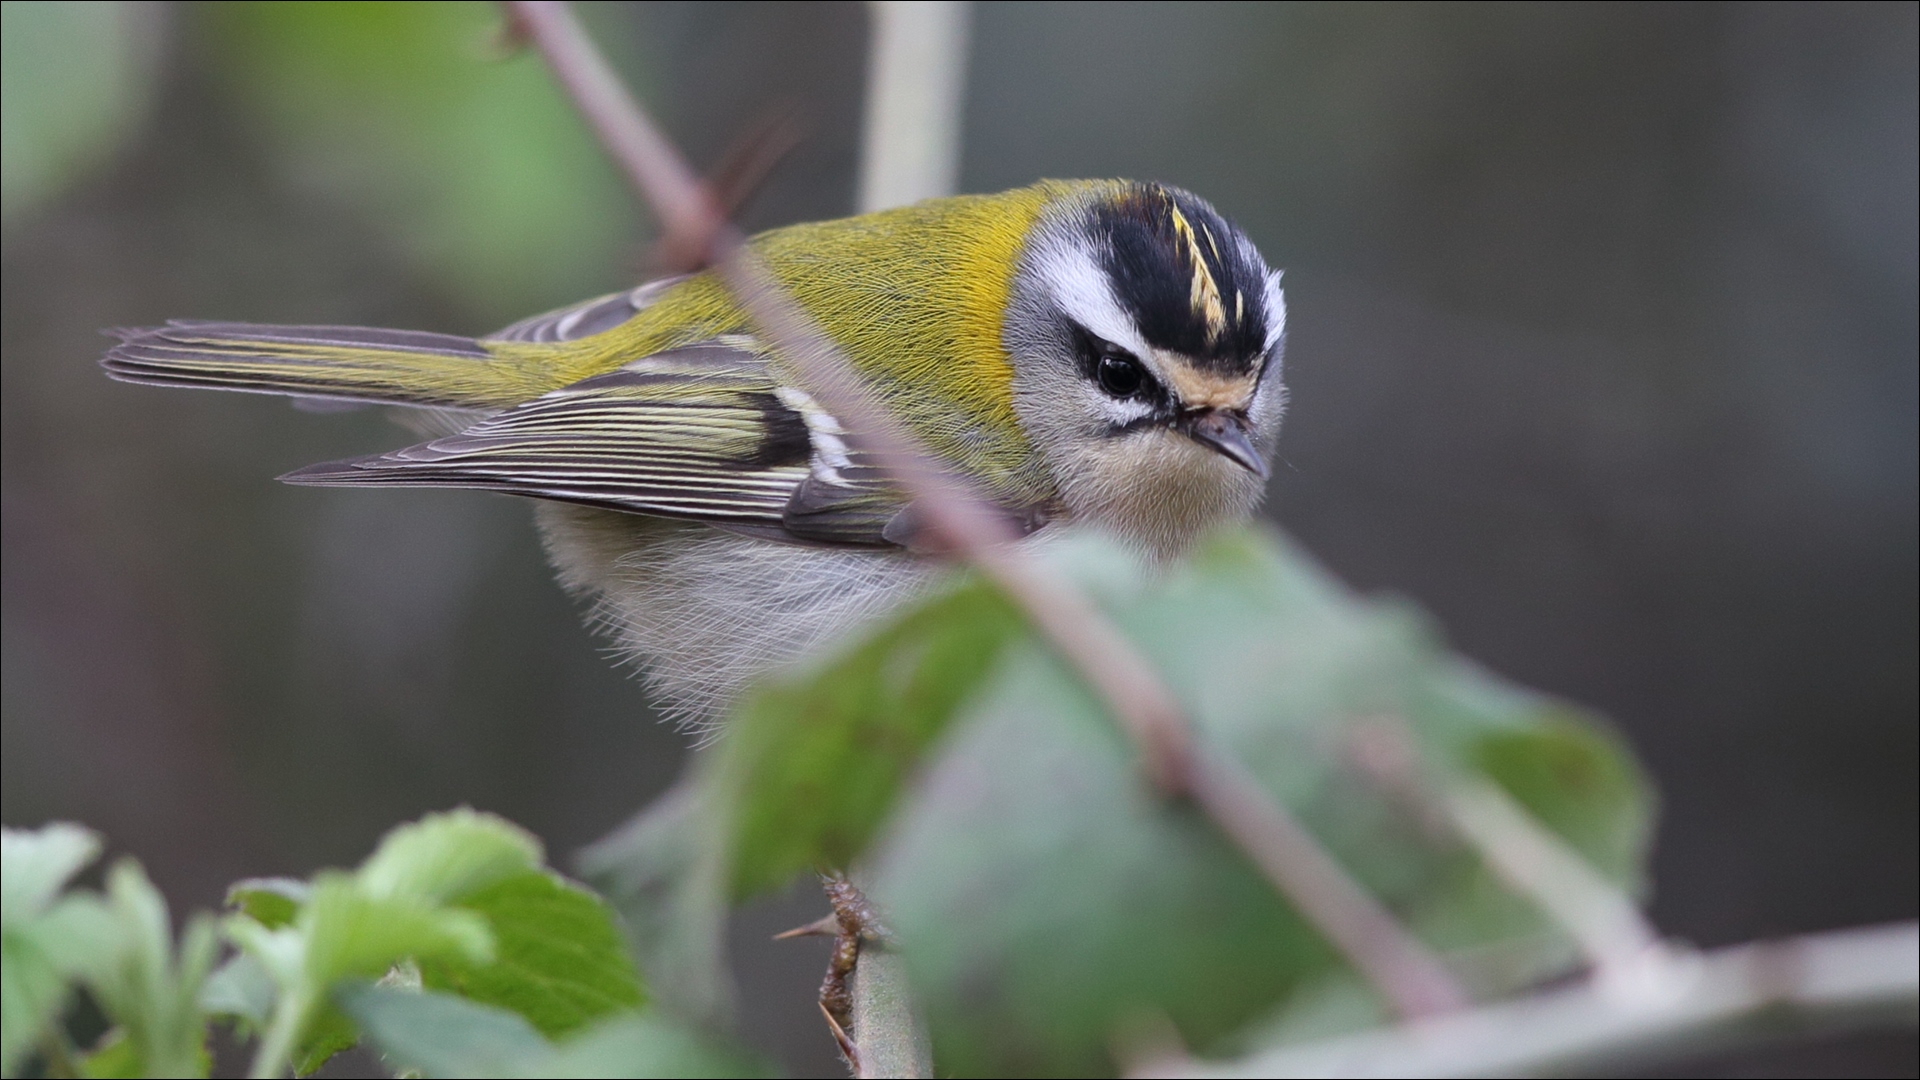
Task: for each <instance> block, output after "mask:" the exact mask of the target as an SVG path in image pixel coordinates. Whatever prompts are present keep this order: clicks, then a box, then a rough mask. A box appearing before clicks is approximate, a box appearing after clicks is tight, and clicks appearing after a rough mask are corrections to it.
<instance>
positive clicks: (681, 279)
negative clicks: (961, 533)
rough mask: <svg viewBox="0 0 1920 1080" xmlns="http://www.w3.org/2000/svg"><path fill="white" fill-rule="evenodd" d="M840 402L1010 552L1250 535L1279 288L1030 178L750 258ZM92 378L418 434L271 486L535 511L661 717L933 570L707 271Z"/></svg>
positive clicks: (154, 359)
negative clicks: (866, 418) (945, 484)
mask: <svg viewBox="0 0 1920 1080" xmlns="http://www.w3.org/2000/svg"><path fill="white" fill-rule="evenodd" d="M748 245H749V247H750V248H751V250H752V251H753V252H754V253H755V254H756V255H757V256H758V257H759V259H760V260H761V261H762V262H763V263H764V265H765V266H766V268H767V269H768V271H769V272H770V273H771V275H772V277H773V279H774V280H775V281H776V282H777V283H778V284H779V285H780V286H781V287H782V288H784V289H785V290H786V291H787V293H788V294H789V295H790V296H791V298H792V299H793V300H794V301H795V302H796V303H797V304H798V305H799V307H800V308H801V309H803V310H804V311H805V312H806V313H807V314H808V315H810V316H811V317H812V318H813V320H815V322H816V323H817V324H818V325H819V327H820V328H821V329H822V331H823V332H824V333H825V334H826V335H827V336H828V337H829V338H831V339H832V340H833V341H834V342H835V343H836V344H837V345H838V346H839V348H840V349H841V350H842V351H843V353H844V355H845V356H846V358H847V360H848V362H849V363H850V365H851V367H852V369H853V371H854V372H855V374H856V375H857V377H858V378H859V379H860V380H861V381H862V383H863V385H864V386H865V388H866V389H867V391H868V392H869V394H870V395H871V396H872V397H873V398H874V399H875V400H876V401H877V402H878V403H879V404H880V405H881V406H882V407H884V408H886V409H888V410H890V411H891V413H892V414H893V416H895V417H896V418H897V419H898V420H899V422H900V423H901V424H902V425H903V426H904V427H905V428H906V429H907V430H908V431H909V432H910V433H911V434H912V435H914V436H915V437H917V438H918V440H920V441H921V442H922V443H923V444H924V445H925V446H926V448H927V449H928V450H929V451H930V452H931V453H932V454H933V455H934V457H935V458H936V459H937V460H938V461H939V462H940V463H941V465H942V466H943V467H944V468H946V469H948V470H950V471H951V472H952V473H953V474H955V475H956V476H958V477H959V478H961V479H963V480H964V481H966V482H967V483H968V484H970V485H971V486H972V487H973V489H974V490H975V491H977V492H978V493H979V494H980V495H981V496H982V497H983V498H985V499H986V500H988V501H989V502H990V503H991V505H992V506H994V507H995V508H996V509H997V510H998V511H999V512H1001V513H1003V514H1004V515H1006V517H1007V519H1008V520H1009V522H1011V523H1013V524H1014V525H1015V526H1016V527H1017V528H1018V530H1019V532H1020V533H1021V534H1022V535H1023V536H1024V537H1025V539H1023V540H1022V541H1020V542H1021V543H1022V544H1034V545H1038V544H1043V543H1045V542H1047V541H1048V540H1049V539H1050V538H1052V537H1056V536H1059V535H1062V534H1063V533H1065V532H1070V531H1074V530H1078V529H1089V528H1090V529H1098V530H1101V531H1103V532H1105V533H1107V534H1110V535H1111V536H1113V537H1115V538H1117V539H1118V540H1119V541H1120V542H1121V543H1123V544H1125V545H1127V546H1129V547H1131V548H1133V549H1135V550H1136V551H1138V552H1139V553H1141V554H1142V556H1143V557H1144V561H1145V562H1146V563H1147V564H1148V565H1155V564H1164V563H1166V562H1167V561H1169V560H1171V559H1174V558H1176V557H1177V556H1178V555H1179V554H1180V553H1181V552H1182V551H1184V550H1186V549H1187V548H1188V547H1189V546H1190V545H1191V544H1192V543H1193V542H1194V541H1195V539H1196V538H1197V537H1199V536H1200V535H1202V534H1203V533H1205V532H1206V531H1207V530H1209V529H1211V528H1213V527H1216V526H1218V525H1220V524H1222V523H1224V522H1228V521H1233V520H1238V519H1244V518H1246V517H1248V516H1249V515H1250V514H1251V513H1252V512H1253V511H1254V509H1255V508H1256V507H1257V505H1258V504H1259V502H1260V500H1261V498H1262V497H1263V495H1264V492H1265V487H1266V479H1267V475H1268V470H1269V465H1268V462H1269V461H1270V459H1271V457H1272V455H1273V452H1274V447H1275V441H1276V439H1277V438H1278V434H1279V428H1280V422H1281V417H1282V414H1283V413H1284V411H1285V407H1286V399H1287V395H1286V389H1285V386H1284V383H1283V381H1282V366H1283V364H1282V356H1283V352H1284V346H1285V337H1286V301H1285V296H1284V293H1283V291H1282V289H1281V275H1280V272H1279V271H1276V270H1273V269H1270V268H1269V267H1268V265H1267V263H1266V262H1265V261H1264V260H1263V258H1262V257H1261V255H1260V253H1259V251H1258V250H1257V249H1256V248H1255V246H1254V244H1253V242H1252V241H1251V240H1250V239H1249V238H1248V237H1247V235H1246V234H1245V233H1244V232H1243V231H1242V230H1241V229H1240V228H1239V227H1237V226H1236V225H1234V224H1233V223H1232V222H1230V221H1228V220H1227V219H1226V218H1225V217H1223V216H1222V215H1221V214H1220V213H1219V212H1218V211H1216V210H1215V209H1214V208H1213V207H1212V206H1211V205H1210V204H1208V203H1207V202H1206V201H1204V200H1202V199H1201V198H1199V197H1198V196H1196V195H1194V194H1192V193H1190V192H1188V191H1186V190H1184V189H1181V188H1178V187H1174V186H1172V185H1167V184H1162V183H1156V182H1147V181H1132V180H1068V181H1060V180H1050V181H1041V182H1039V183H1036V184H1033V185H1030V186H1027V187H1022V188H1017V189H1014V190H1011V191H1006V192H1001V193H998V194H988V195H961V196H954V197H949V198H941V199H930V200H925V201H922V202H919V203H915V204H912V205H910V206H905V207H900V208H896V209H891V210H884V211H880V212H877V213H869V214H864V215H860V216H855V217H849V218H843V219H839V220H833V221H824V222H814V223H807V224H798V225H790V226H786V227H782V228H776V229H772V230H769V231H767V232H764V233H760V234H758V235H756V236H754V237H752V238H750V239H749V241H748ZM109 333H110V334H111V335H113V336H115V337H116V338H118V342H117V344H115V345H113V346H112V347H111V348H110V349H109V351H108V352H107V353H106V356H105V357H104V359H103V360H102V365H103V366H104V367H105V369H106V372H107V374H108V375H110V376H112V377H113V378H115V379H118V380H122V381H125V382H132V383H145V384H153V385H160V386H185V387H207V388H215V389H224V390H237V391H247V392H254V393H270V394H281V395H287V396H290V397H292V398H294V399H295V403H296V404H297V405H306V406H309V407H314V406H318V407H322V408H331V407H356V406H358V405H361V404H369V403H370V404H382V405H393V406H402V407H405V409H406V410H407V411H408V412H409V413H410V414H411V415H413V416H414V417H415V418H416V424H415V425H414V426H415V428H416V430H418V431H421V432H422V434H431V435H432V436H433V437H431V438H428V439H427V440H426V441H424V442H420V443H418V444H416V445H411V446H407V447H405V448H402V449H398V450H392V451H388V452H383V453H377V454H372V455H368V456H363V457H356V458H351V459H348V460H344V461H335V462H328V463H323V464H317V465H311V466H308V467H306V468H302V469H298V470H296V471H294V472H291V473H288V474H287V475H285V476H283V477H281V479H282V480H284V481H286V482H288V483H292V484H305V485H319V486H340V487H382V486H419V487H445V488H468V489H477V490H482V491H493V492H503V493H507V494H511V495H519V496H526V497H530V498H532V499H534V500H537V512H536V520H537V523H538V527H539V530H540V533H541V536H542V540H543V543H544V546H545V549H546V552H547V555H548V558H549V560H550V562H551V563H552V564H553V566H554V568H555V572H556V576H557V577H558V579H559V581H560V583H561V585H562V586H563V587H564V588H565V589H567V590H568V591H569V592H571V593H573V594H575V595H577V596H579V597H581V598H582V599H583V600H584V601H585V607H586V611H587V617H588V620H589V622H590V623H592V624H593V625H595V626H596V627H598V628H600V629H602V630H603V631H605V632H606V633H607V634H609V635H610V636H611V637H612V639H613V641H614V642H615V645H616V649H617V651H618V652H619V653H620V654H621V655H622V657H623V658H625V659H627V660H630V661H632V662H633V663H635V664H636V665H637V666H638V667H639V668H640V669H641V671H642V672H643V674H644V676H645V678H646V680H647V682H648V683H649V685H650V689H651V690H652V692H653V694H654V696H655V699H656V701H657V702H658V703H659V705H660V707H661V709H662V711H663V712H664V713H665V714H666V715H667V716H669V717H671V718H673V719H674V720H676V721H677V722H678V723H679V724H680V725H681V726H682V727H683V728H685V729H687V730H690V731H695V732H702V733H709V734H710V733H712V732H714V731H716V730H717V729H718V727H719V725H720V723H721V720H722V718H723V717H724V715H725V713H726V711H727V709H728V708H729V707H730V705H731V704H732V703H733V702H734V701H735V700H736V699H737V698H738V697H739V696H740V695H741V693H742V692H743V690H744V688H746V687H747V686H749V685H750V684H751V683H752V682H753V681H754V680H755V679H756V678H759V677H760V676H762V675H764V674H766V673H767V672H769V671H771V670H774V669H777V668H780V667H783V666H786V665H789V664H791V663H793V662H794V661H795V660H796V659H797V658H799V657H801V656H804V655H807V654H809V653H810V652H812V651H814V650H815V649H817V648H819V647H820V646H821V645H822V644H823V643H824V642H826V641H829V640H831V639H834V638H836V637H837V636H839V635H841V634H843V633H845V632H847V630H848V629H849V628H850V627H852V626H854V625H856V624H859V623H861V622H862V621H863V620H867V619H871V618H874V617H875V616H878V615H880V614H882V613H884V612H887V611H890V610H895V609H896V608H898V607H899V606H900V605H901V604H902V603H904V602H906V601H907V600H909V599H911V598H913V597H915V596H918V595H921V594H922V593H924V592H925V590H927V589H928V588H930V587H931V585H932V583H933V582H934V581H935V580H937V577H938V573H939V565H940V564H939V561H938V559H937V558H936V557H935V556H934V555H933V554H932V553H931V552H930V550H929V547H928V545H927V544H926V543H925V540H926V538H925V537H921V536H919V535H918V533H919V530H917V529H916V528H915V526H914V515H913V514H912V513H910V511H909V506H908V503H907V500H906V499H905V497H904V496H903V495H901V494H900V493H899V492H898V491H897V490H896V489H895V488H894V487H893V486H891V485H890V484H889V483H888V481H887V477H886V476H885V475H884V473H883V471H882V470H880V469H879V468H877V467H876V465H875V463H874V461H873V460H872V458H871V456H870V455H868V454H867V453H865V452H864V451H863V447H862V440H861V436H860V433H859V432H858V431H854V430H849V428H848V427H847V426H846V425H845V424H842V423H841V422H840V420H839V419H837V418H836V417H835V416H834V415H832V413H831V412H829V411H828V410H827V409H825V408H823V407H822V406H821V404H820V403H819V402H818V401H816V400H815V399H814V398H813V397H812V396H811V395H809V394H808V393H807V391H806V390H805V389H804V386H803V382H802V380H801V378H800V377H799V374H798V373H797V372H796V371H795V370H794V369H793V367H792V366H791V365H790V364H789V363H788V362H787V361H786V360H785V359H783V357H782V356H781V355H780V353H779V352H778V351H777V350H776V349H774V348H773V347H771V346H770V345H769V343H768V342H767V341H766V340H765V339H764V338H763V337H761V336H760V335H759V334H758V333H757V332H756V329H755V326H754V324H753V322H752V320H751V319H750V318H749V317H748V315H747V313H746V312H745V311H744V310H743V309H742V308H741V306H740V305H739V304H738V303H737V302H736V300H735V299H734V298H733V297H732V296H731V295H730V294H729V293H728V291H727V290H726V288H725V287H724V285H723V284H722V282H721V281H720V280H719V278H718V277H717V275H716V274H715V273H713V272H712V271H711V270H707V271H702V272H696V273H689V274H681V275H678V276H673V277H669V278H665V279H662V280H657V281H652V282H648V283H646V284H643V285H640V286H639V287H637V288H632V289H627V290H624V291H621V292H617V293H613V294H611V295H607V296H602V297H598V298H596V299H593V300H588V301H585V302H583V303H579V304H575V305H572V306H569V307H566V308H562V309H559V310H556V311H552V312H548V313H546V314H543V315H538V316H534V317H532V318H528V319H525V320H522V321H520V322H516V323H514V324H513V325H511V326H508V327H507V328H505V329H504V330H501V331H499V332H498V333H494V334H491V335H488V336H485V337H480V338H468V337H461V336H457V335H452V334H443V333H434V332H425V331H410V330H381V329H369V328H361V327H342V326H268V325H256V324H250V323H238V322H212V321H188V320H176V321H171V322H168V323H167V324H166V325H164V326H159V327H150V328H142V329H122V330H114V331H109Z"/></svg>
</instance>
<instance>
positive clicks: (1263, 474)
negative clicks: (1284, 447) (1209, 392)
mask: <svg viewBox="0 0 1920 1080" xmlns="http://www.w3.org/2000/svg"><path fill="white" fill-rule="evenodd" d="M1176 426H1178V427H1179V429H1180V430H1181V431H1183V432H1185V433H1186V434H1187V436H1188V437H1189V438H1191V439H1193V440H1194V441H1195V442H1197V443H1200V444H1201V445H1202V446H1205V447H1207V448H1208V449H1210V450H1217V451H1219V452H1220V453H1221V454H1223V455H1225V456H1226V458H1227V460H1228V461H1231V462H1233V463H1234V464H1235V465H1238V466H1240V467H1241V468H1243V469H1245V470H1247V471H1248V472H1250V473H1252V474H1253V475H1255V476H1257V477H1259V478H1260V479H1262V480H1265V479H1266V478H1267V463H1266V460H1265V459H1264V458H1262V457H1261V456H1260V452H1259V451H1258V450H1255V449H1254V448H1253V438H1252V436H1251V435H1250V434H1249V433H1248V431H1247V418H1246V417H1245V416H1243V415H1241V414H1239V413H1237V412H1227V411H1225V410H1223V409H1202V410H1201V411H1199V412H1196V413H1190V414H1188V415H1187V416H1184V417H1182V418H1181V419H1180V420H1179V422H1178V424H1177V425H1176Z"/></svg>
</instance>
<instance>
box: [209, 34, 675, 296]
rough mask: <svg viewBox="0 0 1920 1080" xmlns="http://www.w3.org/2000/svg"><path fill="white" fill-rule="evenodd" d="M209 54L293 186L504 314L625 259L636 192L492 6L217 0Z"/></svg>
mask: <svg viewBox="0 0 1920 1080" xmlns="http://www.w3.org/2000/svg"><path fill="white" fill-rule="evenodd" d="M200 14H201V19H202V20H203V24H204V25H205V26H206V27H207V29H208V31H209V37H210V39H211V43H212V45H213V48H212V50H211V53H212V57H211V58H212V60H213V64H214V69H215V72H216V74H217V75H219V76H223V77H224V81H225V83H226V85H227V87H228V88H229V90H230V92H231V94H232V99H233V101H234V103H235V104H236V105H238V106H239V107H240V108H241V109H243V110H245V111H246V113H247V114H248V115H250V116H251V117H252V118H253V119H254V120H255V121H256V122H257V125H258V128H259V131H260V134H261V136H262V141H263V143H264V144H265V145H267V146H268V147H270V148H272V149H273V150H274V151H276V153H275V158H276V159H277V162H278V164H279V165H280V167H281V170H282V171H283V172H284V173H285V174H286V176H287V177H288V179H289V181H290V182H291V183H293V184H295V185H296V186H297V187H298V188H300V189H301V190H304V191H307V192H312V193H314V194H316V195H318V196H321V197H324V198H328V199H330V200H333V201H336V202H345V203H348V204H350V205H356V206H358V207H360V208H362V209H363V210H364V211H365V212H366V213H367V214H368V215H369V216H370V217H371V218H372V219H373V220H374V221H375V222H376V224H378V225H379V226H380V227H381V228H382V229H383V230H384V231H385V232H386V233H387V234H388V235H389V236H391V237H392V239H393V243H394V247H395V250H396V251H397V252H399V253H401V254H402V255H404V256H407V257H410V258H412V259H413V260H414V261H415V262H416V263H418V264H419V265H420V266H421V267H422V268H423V269H425V270H427V271H429V272H431V273H434V274H435V275H436V276H438V277H439V278H440V279H441V280H442V281H444V282H446V283H448V284H449V285H451V286H452V287H454V288H455V289H457V290H459V291H460V292H462V293H463V294H464V295H465V296H466V297H467V298H468V299H469V300H470V301H472V302H473V303H474V304H475V306H477V307H479V308H482V309H484V310H485V311H486V312H489V313H491V315H490V316H489V317H496V318H497V317H503V316H505V315H507V314H509V313H511V312H515V311H522V310H529V309H534V308H537V307H539V306H541V305H543V304H544V305H555V304H560V303H565V302H568V301H572V300H575V299H578V298H579V297H581V296H585V295H590V294H592V293H593V292H595V291H604V290H606V289H609V288H611V287H613V286H614V285H615V284H617V283H618V282H619V281H620V280H621V279H622V278H623V277H625V276H626V275H625V274H623V273H622V270H623V267H622V266H621V260H622V257H623V256H624V255H625V254H627V251H628V245H629V244H631V243H632V239H633V237H635V236H636V234H637V232H638V223H637V216H636V214H635V211H634V207H633V205H632V200H631V199H630V198H628V197H627V194H626V192H625V189H624V187H623V186H622V184H621V183H620V181H619V178H618V176H617V175H616V174H615V173H614V171H613V170H612V168H611V167H610V166H609V165H608V163H607V161H606V159H605V156H604V155H603V154H602V153H601V151H600V149H599V146H598V145H597V143H596V142H595V140H594V139H593V137H592V136H591V134H590V133H589V132H588V131H587V129H586V127H585V125H584V124H583V123H582V121H581V120H580V118H579V116H578V114H577V113H576V112H575V111H574V110H573V108H572V107H571V105H570V104H569V103H568V102H567V101H566V99H565V98H564V97H563V96H562V95H561V94H560V93H559V92H558V91H557V90H556V88H555V86H554V84H553V80H552V79H551V77H550V76H549V74H548V72H547V71H546V70H545V67H544V65H543V64H542V62H541V60H540V58H539V56H538V55H537V54H536V53H535V51H534V50H531V49H526V50H521V51H519V52H518V53H516V54H513V55H510V56H509V55H504V54H503V53H501V51H500V48H499V45H498V43H497V39H498V35H499V32H500V14H499V11H498V9H497V8H496V7H495V6H494V5H491V4H480V3H445V4H404V3H313V4H214V5H209V6H208V7H206V8H205V9H203V10H202V11H201V13H200Z"/></svg>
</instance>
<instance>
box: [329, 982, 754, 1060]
mask: <svg viewBox="0 0 1920 1080" xmlns="http://www.w3.org/2000/svg"><path fill="white" fill-rule="evenodd" d="M336 996H337V997H338V999H339V1001H340V1005H341V1007H342V1008H343V1009H344V1010H345V1011H346V1012H347V1013H348V1014H350V1015H351V1016H352V1017H353V1018H354V1020H355V1021H356V1022H357V1023H358V1024H359V1026H360V1029H361V1030H362V1031H363V1032H365V1033H366V1036H367V1039H368V1040H369V1041H370V1042H372V1043H373V1044H374V1045H375V1046H376V1047H378V1048H379V1050H380V1052H381V1053H382V1055H384V1056H385V1057H386V1059H387V1060H388V1062H390V1063H391V1064H393V1065H396V1066H399V1067H401V1068H408V1069H417V1070H419V1072H420V1073H421V1075H423V1076H429V1077H483V1076H516V1077H541V1076H556V1077H573V1076H580V1077H603V1076H605V1077H613V1076H661V1077H679V1076H684V1077H707V1076H713V1077H730V1076H765V1075H768V1073H767V1070H766V1068H765V1066H763V1065H761V1064H759V1063H757V1062H755V1061H753V1060H752V1059H750V1058H747V1057H745V1056H744V1055H741V1054H738V1053H734V1052H728V1051H724V1050H718V1049H715V1048H714V1047H712V1046H711V1045H710V1044H709V1043H707V1042H706V1041H705V1040H703V1039H701V1038H700V1037H698V1036H696V1035H694V1034H692V1033H691V1032H689V1031H687V1030H686V1029H684V1028H682V1027H680V1026H679V1025H676V1024H673V1023H671V1022H668V1021H666V1020H665V1019H663V1018H661V1017H660V1016H658V1015H656V1014H654V1013H652V1012H642V1013H623V1014H620V1015H617V1016H614V1017H612V1018H610V1019H608V1020H607V1021H605V1022H604V1023H602V1024H600V1025H598V1026H596V1027H593V1028H590V1029H588V1030H587V1031H586V1032H584V1033H583V1034H581V1035H580V1036H578V1037H577V1038H574V1039H571V1040H568V1041H566V1042H562V1043H559V1044H558V1045H556V1044H553V1043H549V1042H548V1041H547V1040H546V1039H544V1038H543V1037H541V1035H540V1033H539V1032H537V1031H535V1030H534V1029H533V1027H532V1025H530V1024H528V1023H527V1022H526V1020H525V1019H523V1018H522V1017H521V1016H519V1015H518V1014H516V1013H513V1012H510V1011H508V1010H506V1009H500V1008H495V1007H492V1006H487V1005H480V1004H476V1003H474V1002H471V1001H466V1000H463V999H461V998H457V997H454V996H452V995H450V994H440V993H434V992H432V991H427V992H409V991H403V990H393V989H388V988H384V987H377V986H367V985H364V984H363V985H360V986H350V987H343V988H341V990H340V991H339V992H338V993H337V995H336Z"/></svg>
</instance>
